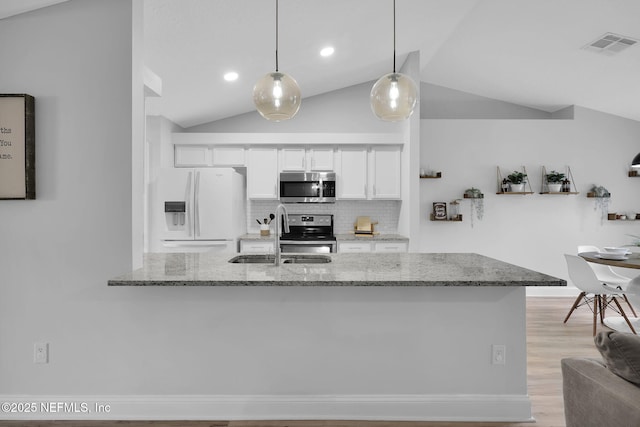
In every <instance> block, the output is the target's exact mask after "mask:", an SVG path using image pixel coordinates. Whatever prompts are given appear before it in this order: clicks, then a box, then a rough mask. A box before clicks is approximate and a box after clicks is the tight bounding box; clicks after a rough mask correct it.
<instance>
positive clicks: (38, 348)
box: [33, 342, 49, 363]
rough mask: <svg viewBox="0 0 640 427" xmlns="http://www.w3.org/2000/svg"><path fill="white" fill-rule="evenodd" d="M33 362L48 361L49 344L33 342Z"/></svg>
mask: <svg viewBox="0 0 640 427" xmlns="http://www.w3.org/2000/svg"><path fill="white" fill-rule="evenodd" d="M33 363H49V344H48V343H46V342H37V343H35V344H33Z"/></svg>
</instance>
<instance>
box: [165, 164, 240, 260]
mask: <svg viewBox="0 0 640 427" xmlns="http://www.w3.org/2000/svg"><path fill="white" fill-rule="evenodd" d="M157 191H158V197H157V203H156V206H155V209H156V212H157V213H159V216H160V221H159V222H160V224H159V225H160V227H159V228H160V233H159V234H160V236H159V238H160V241H161V246H160V247H161V251H163V252H209V251H216V252H237V247H238V237H240V236H241V235H242V234H245V233H246V230H247V221H246V193H245V191H246V185H245V178H244V176H243V175H242V174H240V173H238V172H236V171H235V170H234V169H232V168H197V169H190V168H166V169H162V170H161V171H160V175H159V177H158V186H157Z"/></svg>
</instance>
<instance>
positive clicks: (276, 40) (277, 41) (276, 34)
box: [276, 0, 395, 73]
mask: <svg viewBox="0 0 640 427" xmlns="http://www.w3.org/2000/svg"><path fill="white" fill-rule="evenodd" d="M394 1H395V0H394ZM277 72H278V0H276V73H277Z"/></svg>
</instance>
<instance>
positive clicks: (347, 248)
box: [338, 242, 371, 254]
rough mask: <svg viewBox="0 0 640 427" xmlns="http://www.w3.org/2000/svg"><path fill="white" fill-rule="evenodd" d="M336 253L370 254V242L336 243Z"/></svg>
mask: <svg viewBox="0 0 640 427" xmlns="http://www.w3.org/2000/svg"><path fill="white" fill-rule="evenodd" d="M338 252H339V253H340V252H341V253H345V254H349V253H351V254H353V253H360V252H371V243H370V242H338Z"/></svg>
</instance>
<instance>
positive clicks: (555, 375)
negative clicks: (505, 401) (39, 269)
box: [0, 298, 606, 427]
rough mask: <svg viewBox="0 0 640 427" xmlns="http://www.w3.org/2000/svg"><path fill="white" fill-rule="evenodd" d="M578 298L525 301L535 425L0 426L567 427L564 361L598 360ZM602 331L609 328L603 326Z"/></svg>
mask: <svg viewBox="0 0 640 427" xmlns="http://www.w3.org/2000/svg"><path fill="white" fill-rule="evenodd" d="M573 300H574V298H527V346H528V350H527V355H528V378H529V395H530V396H531V401H532V403H533V415H534V417H535V419H536V422H535V423H451V422H450V423H445V422H382V421H0V427H18V426H20V427H534V426H535V427H563V426H564V425H565V424H564V412H563V405H562V378H561V374H560V359H562V358H563V357H573V356H586V357H595V358H599V357H600V355H599V353H598V351H597V350H596V348H595V346H594V344H593V336H592V319H593V318H592V315H591V312H590V311H589V310H588V309H587V308H586V307H581V308H580V309H578V310H576V311H575V312H574V313H573V315H572V316H571V319H569V321H568V323H567V324H563V323H562V321H563V319H564V317H565V316H566V314H567V312H568V311H569V308H570V307H571V305H572V303H573ZM598 328H606V327H605V326H603V325H599V326H598Z"/></svg>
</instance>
